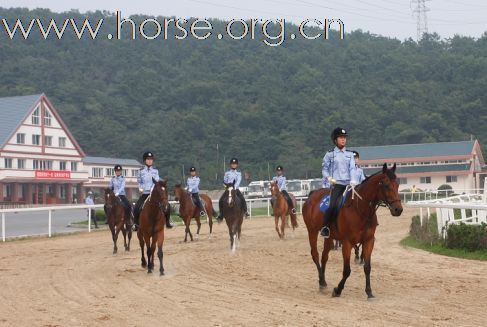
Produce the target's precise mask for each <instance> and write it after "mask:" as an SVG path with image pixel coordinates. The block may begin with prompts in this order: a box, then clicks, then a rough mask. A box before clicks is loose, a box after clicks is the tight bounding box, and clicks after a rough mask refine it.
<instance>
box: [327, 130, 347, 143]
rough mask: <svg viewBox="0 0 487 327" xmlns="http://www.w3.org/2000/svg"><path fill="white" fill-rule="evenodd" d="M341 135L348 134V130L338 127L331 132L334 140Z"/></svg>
mask: <svg viewBox="0 0 487 327" xmlns="http://www.w3.org/2000/svg"><path fill="white" fill-rule="evenodd" d="M340 136H348V134H347V131H346V130H345V129H344V128H341V127H337V128H335V129H334V130H333V132H331V140H332V141H333V142H335V140H336V139H337V138H338V137H340Z"/></svg>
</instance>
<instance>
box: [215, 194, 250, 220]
mask: <svg viewBox="0 0 487 327" xmlns="http://www.w3.org/2000/svg"><path fill="white" fill-rule="evenodd" d="M225 193H227V194H228V192H227V191H225V192H223V194H222V196H221V197H220V200H219V201H218V209H220V215H221V212H222V208H223V203H225V199H226V198H225ZM236 193H237V197H238V198H239V199H240V202H241V203H242V209H243V210H244V212H245V213H246V212H247V201H245V198H244V196H243V194H242V192H240V190H238V189H237V190H236ZM227 196H228V195H227Z"/></svg>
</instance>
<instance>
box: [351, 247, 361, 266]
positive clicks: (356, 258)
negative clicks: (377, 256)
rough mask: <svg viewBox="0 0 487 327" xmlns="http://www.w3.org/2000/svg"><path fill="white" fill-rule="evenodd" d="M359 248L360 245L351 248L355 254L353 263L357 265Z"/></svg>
mask: <svg viewBox="0 0 487 327" xmlns="http://www.w3.org/2000/svg"><path fill="white" fill-rule="evenodd" d="M359 248H360V245H359V244H355V245H354V246H353V250H354V252H355V258H354V261H355V263H359V262H358V261H359V259H360V258H359V255H358V253H359Z"/></svg>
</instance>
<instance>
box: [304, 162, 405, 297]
mask: <svg viewBox="0 0 487 327" xmlns="http://www.w3.org/2000/svg"><path fill="white" fill-rule="evenodd" d="M395 170H396V165H395V164H394V166H393V167H392V169H388V168H387V165H386V164H384V166H383V167H382V171H380V172H378V173H376V174H374V175H371V176H369V177H367V179H365V180H364V181H363V182H362V184H360V185H359V186H358V187H357V188H356V191H357V194H358V195H357V194H355V196H354V197H353V198H352V195H349V196H348V199H347V200H346V202H345V204H344V206H343V208H342V209H341V210H340V212H339V214H338V218H337V221H336V223H334V224H331V228H330V232H331V234H330V237H329V238H327V239H325V240H324V248H323V252H322V256H321V265H320V262H319V257H318V249H317V244H316V243H317V239H318V234H319V232H320V229H321V227H322V223H323V213H322V212H321V211H320V209H319V203H320V201H321V199H322V198H323V196H324V195H326V194H329V192H330V190H329V189H320V190H317V191H313V192H311V193H310V195H309V197H308V200H307V201H306V202H305V204H304V206H303V219H304V222H305V223H306V227H307V228H308V238H309V244H310V246H311V256H312V258H313V262H314V263H315V265H316V268H317V270H318V276H319V285H320V288H325V287H326V281H325V269H326V262H327V261H328V253H329V252H330V249H331V248H332V246H333V239H336V240H340V241H341V242H342V256H343V276H342V280H341V281H340V283H339V284H338V286H337V287H335V288H334V289H333V293H332V296H334V297H336V296H340V295H341V293H342V290H343V288H344V286H345V282H346V280H347V278H348V276H350V255H351V249H352V247H353V245H355V244H358V243H361V244H362V251H363V257H364V261H365V264H364V272H365V292H366V293H367V297H368V298H373V297H374V296H373V294H372V289H371V287H370V270H371V266H370V258H371V255H372V250H373V248H374V240H375V238H374V234H375V229H376V226H377V225H378V223H377V215H376V211H377V208H378V206H379V205H380V204H381V203H384V204H385V205H387V207H388V208H389V210H390V212H391V214H392V215H393V216H400V215H401V213H402V210H403V209H402V205H401V199H400V198H399V193H398V188H399V185H398V183H397V180H396V175H395Z"/></svg>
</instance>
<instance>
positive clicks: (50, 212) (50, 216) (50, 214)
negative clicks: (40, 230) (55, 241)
mask: <svg viewBox="0 0 487 327" xmlns="http://www.w3.org/2000/svg"><path fill="white" fill-rule="evenodd" d="M51 223H52V210H49V222H48V226H49V227H48V229H49V232H48V234H49V237H51V226H52V224H51Z"/></svg>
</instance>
